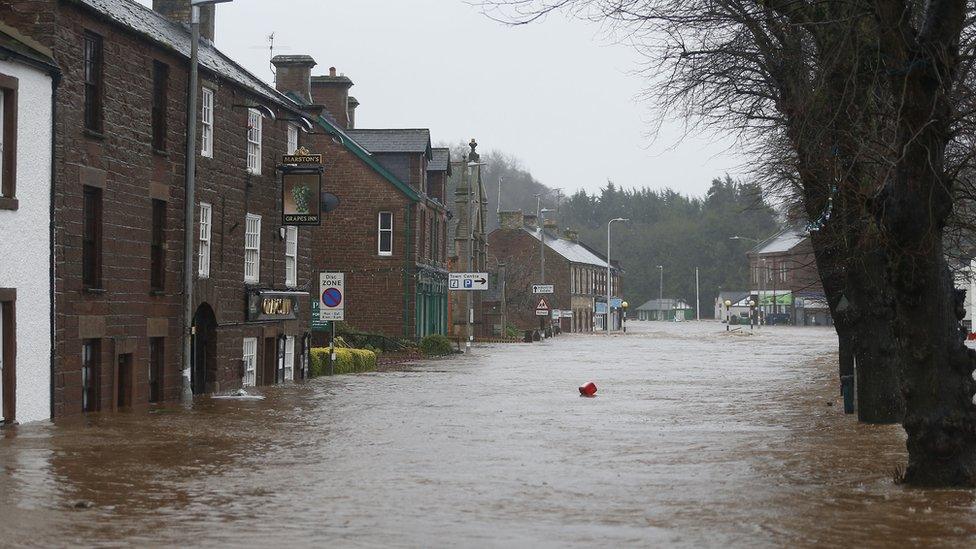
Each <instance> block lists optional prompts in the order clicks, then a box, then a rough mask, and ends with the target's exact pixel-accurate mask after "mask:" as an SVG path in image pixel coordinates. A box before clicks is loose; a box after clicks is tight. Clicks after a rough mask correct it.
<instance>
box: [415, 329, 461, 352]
mask: <svg viewBox="0 0 976 549" xmlns="http://www.w3.org/2000/svg"><path fill="white" fill-rule="evenodd" d="M420 350H421V351H422V352H423V353H424V354H425V355H427V356H444V355H449V354H451V353H453V352H454V350H453V349H452V348H451V340H450V339H447V336H443V335H441V334H431V335H429V336H427V337H425V338H424V339H422V340H421V341H420Z"/></svg>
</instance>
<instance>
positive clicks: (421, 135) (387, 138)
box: [346, 129, 431, 158]
mask: <svg viewBox="0 0 976 549" xmlns="http://www.w3.org/2000/svg"><path fill="white" fill-rule="evenodd" d="M346 135H348V136H349V137H351V138H353V140H355V141H356V143H359V144H360V145H362V146H363V148H365V149H366V150H367V151H369V152H371V153H424V154H426V155H427V158H430V155H431V147H430V130H427V129H404V130H392V129H368V130H360V129H355V130H346Z"/></svg>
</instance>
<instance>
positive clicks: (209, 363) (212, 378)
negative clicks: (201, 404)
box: [190, 303, 217, 395]
mask: <svg viewBox="0 0 976 549" xmlns="http://www.w3.org/2000/svg"><path fill="white" fill-rule="evenodd" d="M190 357H191V358H192V364H191V365H190V385H191V386H192V387H193V394H195V395H202V394H205V393H206V392H207V391H212V390H213V389H214V386H215V384H216V381H217V316H216V315H215V314H214V311H213V309H212V308H211V307H210V305H209V304H207V303H202V304H201V305H200V306H199V307H197V312H196V314H194V315H193V352H192V353H190Z"/></svg>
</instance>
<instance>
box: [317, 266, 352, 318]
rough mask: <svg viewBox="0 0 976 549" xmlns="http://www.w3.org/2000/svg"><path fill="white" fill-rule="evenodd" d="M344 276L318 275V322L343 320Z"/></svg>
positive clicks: (342, 274)
mask: <svg viewBox="0 0 976 549" xmlns="http://www.w3.org/2000/svg"><path fill="white" fill-rule="evenodd" d="M345 278H346V277H345V274H344V273H319V320H323V321H325V320H345V308H346V300H345V294H346V289H345Z"/></svg>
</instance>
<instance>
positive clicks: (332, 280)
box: [319, 273, 346, 376]
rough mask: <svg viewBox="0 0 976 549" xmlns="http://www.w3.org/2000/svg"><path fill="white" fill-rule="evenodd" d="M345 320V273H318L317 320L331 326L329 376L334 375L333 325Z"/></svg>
mask: <svg viewBox="0 0 976 549" xmlns="http://www.w3.org/2000/svg"><path fill="white" fill-rule="evenodd" d="M345 319H346V275H345V273H319V320H328V321H330V324H332V339H330V340H329V375H330V376H331V375H333V374H335V359H336V354H335V325H336V321H339V320H345Z"/></svg>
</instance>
